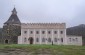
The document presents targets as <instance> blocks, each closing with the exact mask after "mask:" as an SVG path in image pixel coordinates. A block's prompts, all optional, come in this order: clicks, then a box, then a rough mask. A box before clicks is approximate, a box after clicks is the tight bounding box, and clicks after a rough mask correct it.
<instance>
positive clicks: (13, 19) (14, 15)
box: [4, 8, 21, 24]
mask: <svg viewBox="0 0 85 55" xmlns="http://www.w3.org/2000/svg"><path fill="white" fill-rule="evenodd" d="M4 24H21V22H20V20H19V18H18V16H17V11H16V9H15V8H14V9H13V11H12V14H11V16H10V17H9V19H8V20H7V21H6V22H5V23H4Z"/></svg>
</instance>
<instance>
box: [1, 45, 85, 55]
mask: <svg viewBox="0 0 85 55" xmlns="http://www.w3.org/2000/svg"><path fill="white" fill-rule="evenodd" d="M0 55H85V46H63V45H53V46H52V45H15V44H12V45H0Z"/></svg>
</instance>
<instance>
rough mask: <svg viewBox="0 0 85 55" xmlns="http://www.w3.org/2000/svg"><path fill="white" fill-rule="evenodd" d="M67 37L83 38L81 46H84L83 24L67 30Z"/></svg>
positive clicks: (84, 27)
mask: <svg viewBox="0 0 85 55" xmlns="http://www.w3.org/2000/svg"><path fill="white" fill-rule="evenodd" d="M66 31H67V35H78V36H82V37H83V44H84V45H85V24H81V25H78V26H74V27H70V28H67V30H66Z"/></svg>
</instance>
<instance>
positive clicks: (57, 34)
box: [18, 23, 82, 45]
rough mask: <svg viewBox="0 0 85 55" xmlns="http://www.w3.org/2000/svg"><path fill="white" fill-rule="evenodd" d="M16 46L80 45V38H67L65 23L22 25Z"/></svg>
mask: <svg viewBox="0 0 85 55" xmlns="http://www.w3.org/2000/svg"><path fill="white" fill-rule="evenodd" d="M18 44H55V45H82V37H81V36H67V35H66V24H65V23H28V24H25V23H22V24H21V36H19V37H18Z"/></svg>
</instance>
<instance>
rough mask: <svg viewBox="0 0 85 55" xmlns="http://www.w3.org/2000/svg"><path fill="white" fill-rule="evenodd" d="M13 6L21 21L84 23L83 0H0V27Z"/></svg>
mask: <svg viewBox="0 0 85 55" xmlns="http://www.w3.org/2000/svg"><path fill="white" fill-rule="evenodd" d="M14 7H15V8H16V10H17V15H18V17H19V19H20V21H21V22H22V23H66V25H67V27H72V26H77V25H80V24H85V0H0V27H3V23H5V22H6V21H7V20H8V19H9V17H10V15H11V13H12V12H11V11H12V10H13V8H14Z"/></svg>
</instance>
